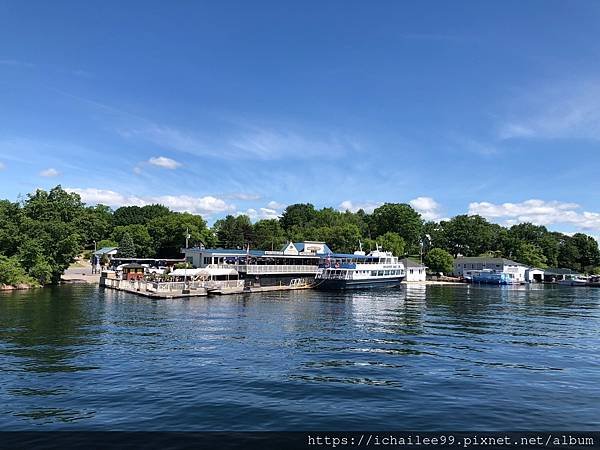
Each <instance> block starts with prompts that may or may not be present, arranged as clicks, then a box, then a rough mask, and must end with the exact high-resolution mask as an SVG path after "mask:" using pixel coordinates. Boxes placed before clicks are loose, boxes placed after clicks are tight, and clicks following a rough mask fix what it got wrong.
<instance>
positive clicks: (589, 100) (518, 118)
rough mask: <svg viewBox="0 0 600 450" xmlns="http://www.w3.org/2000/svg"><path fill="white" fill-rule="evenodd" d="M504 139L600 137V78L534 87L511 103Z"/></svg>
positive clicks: (501, 128) (501, 134)
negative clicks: (598, 79) (599, 79)
mask: <svg viewBox="0 0 600 450" xmlns="http://www.w3.org/2000/svg"><path fill="white" fill-rule="evenodd" d="M498 136H499V138H500V139H514V138H529V139H557V138H575V139H592V140H600V81H585V82H582V81H580V82H568V83H558V84H555V85H551V86H545V87H542V88H538V89H533V90H532V91H530V92H528V93H527V94H524V95H522V96H521V97H519V98H518V99H517V101H516V102H515V104H513V105H511V113H510V114H509V115H508V118H507V119H505V120H504V121H502V122H501V123H500V125H499V127H498Z"/></svg>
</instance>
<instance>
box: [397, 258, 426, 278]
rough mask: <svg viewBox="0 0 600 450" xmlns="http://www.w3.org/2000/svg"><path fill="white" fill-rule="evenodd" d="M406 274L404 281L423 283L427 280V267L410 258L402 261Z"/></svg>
mask: <svg viewBox="0 0 600 450" xmlns="http://www.w3.org/2000/svg"><path fill="white" fill-rule="evenodd" d="M402 264H404V270H405V273H406V278H405V281H408V282H410V281H425V280H426V278H427V266H425V265H424V264H422V263H420V262H419V261H416V260H414V259H412V258H404V259H403V260H402Z"/></svg>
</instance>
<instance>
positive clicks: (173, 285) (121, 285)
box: [104, 278, 206, 293]
mask: <svg viewBox="0 0 600 450" xmlns="http://www.w3.org/2000/svg"><path fill="white" fill-rule="evenodd" d="M205 284H206V283H205V282H204V281H188V282H187V283H184V282H183V281H178V282H170V281H167V282H155V281H145V280H142V281H134V280H118V279H110V278H108V279H105V280H104V286H107V287H111V288H115V289H124V290H129V291H141V292H157V293H158V292H173V291H182V290H184V289H190V290H195V289H202V288H204V287H205Z"/></svg>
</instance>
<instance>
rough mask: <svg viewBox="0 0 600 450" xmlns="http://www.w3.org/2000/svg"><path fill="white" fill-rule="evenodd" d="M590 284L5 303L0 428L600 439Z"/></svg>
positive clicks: (93, 295) (79, 291)
mask: <svg viewBox="0 0 600 450" xmlns="http://www.w3.org/2000/svg"><path fill="white" fill-rule="evenodd" d="M599 306H600V289H588V288H565V287H558V286H546V287H544V286H531V287H526V286H523V287H506V288H500V287H477V286H416V285H412V286H403V287H402V288H400V289H391V290H377V291H375V290H374V291H364V292H355V293H347V294H344V293H321V292H315V291H296V292H284V293H269V294H252V295H245V296H242V295H240V296H224V297H209V298H206V297H204V298H196V299H175V300H151V299H146V298H142V297H136V296H133V295H130V294H126V293H122V292H115V291H110V290H101V289H99V288H97V287H92V286H65V287H58V288H48V289H41V290H35V291H23V292H15V293H2V294H0V429H1V430H8V429H10V430H18V429H33V430H57V429H65V430H72V429H85V430H92V429H94V430H96V429H97V430H105V429H115V430H198V431H200V430H316V429H327V430H336V429H337V430H356V429H371V430H376V429H388V430H389V429H396V430H407V429H411V430H430V431H432V430H451V429H458V430H519V429H539V430H548V429H573V430H597V429H598V428H600V415H599V414H598V411H599V407H598V399H600V358H599V356H600V354H599V349H600V333H599V330H600V308H599Z"/></svg>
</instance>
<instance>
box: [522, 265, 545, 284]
mask: <svg viewBox="0 0 600 450" xmlns="http://www.w3.org/2000/svg"><path fill="white" fill-rule="evenodd" d="M545 273H546V271H545V270H542V269H538V268H535V267H532V268H530V269H527V270H526V271H525V281H527V282H528V283H542V282H543V281H544V274H545Z"/></svg>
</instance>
